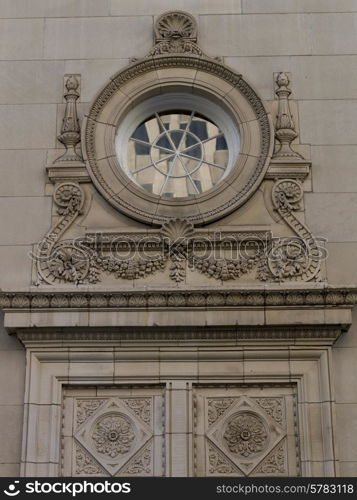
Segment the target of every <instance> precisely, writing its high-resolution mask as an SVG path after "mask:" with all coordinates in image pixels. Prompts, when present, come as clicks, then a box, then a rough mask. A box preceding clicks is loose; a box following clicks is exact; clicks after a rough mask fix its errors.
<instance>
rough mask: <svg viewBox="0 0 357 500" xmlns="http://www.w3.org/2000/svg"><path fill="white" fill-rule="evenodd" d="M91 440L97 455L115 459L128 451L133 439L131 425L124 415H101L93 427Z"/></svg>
mask: <svg viewBox="0 0 357 500" xmlns="http://www.w3.org/2000/svg"><path fill="white" fill-rule="evenodd" d="M92 439H93V441H94V443H95V447H96V449H97V451H98V453H102V454H103V455H107V456H109V457H110V458H116V457H117V456H118V455H123V454H126V453H128V452H129V451H130V448H131V444H132V442H133V441H134V439H135V434H134V431H133V425H132V423H131V422H130V421H129V419H128V418H127V417H125V416H124V415H120V414H107V415H103V416H102V417H100V419H99V420H98V421H97V422H96V423H95V425H94V428H93V431H92Z"/></svg>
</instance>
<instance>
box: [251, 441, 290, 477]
mask: <svg viewBox="0 0 357 500" xmlns="http://www.w3.org/2000/svg"><path fill="white" fill-rule="evenodd" d="M285 446H286V444H285V440H284V441H283V443H281V444H279V445H278V446H277V447H276V448H275V449H274V450H273V451H272V452H271V453H270V454H269V455H268V457H267V458H266V459H265V460H264V461H263V462H262V463H261V465H259V467H258V468H257V469H256V470H255V471H254V473H255V474H265V475H268V474H279V475H281V474H286V472H287V464H286V451H285Z"/></svg>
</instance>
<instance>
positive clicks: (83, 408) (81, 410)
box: [76, 398, 105, 426]
mask: <svg viewBox="0 0 357 500" xmlns="http://www.w3.org/2000/svg"><path fill="white" fill-rule="evenodd" d="M104 401H105V399H98V398H95V399H79V400H78V401H77V418H76V421H77V426H78V425H81V424H83V422H85V421H86V420H87V419H88V418H89V417H90V416H91V415H93V413H94V412H96V411H97V410H98V408H99V407H100V406H101V405H102V404H103V403H104Z"/></svg>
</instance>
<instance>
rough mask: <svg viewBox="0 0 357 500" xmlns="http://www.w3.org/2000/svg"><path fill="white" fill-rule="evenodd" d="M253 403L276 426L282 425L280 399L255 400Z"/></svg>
mask: <svg viewBox="0 0 357 500" xmlns="http://www.w3.org/2000/svg"><path fill="white" fill-rule="evenodd" d="M254 401H255V402H256V403H258V405H259V406H260V407H261V408H263V410H265V411H266V412H267V414H268V415H270V416H271V418H273V419H274V420H275V422H277V423H278V424H280V425H282V424H283V400H282V398H255V399H254Z"/></svg>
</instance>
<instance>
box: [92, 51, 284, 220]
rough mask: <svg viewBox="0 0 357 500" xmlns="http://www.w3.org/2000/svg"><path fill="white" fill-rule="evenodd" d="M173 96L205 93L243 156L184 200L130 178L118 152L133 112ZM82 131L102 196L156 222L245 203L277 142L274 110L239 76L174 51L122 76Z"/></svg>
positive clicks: (218, 212)
mask: <svg viewBox="0 0 357 500" xmlns="http://www.w3.org/2000/svg"><path fill="white" fill-rule="evenodd" d="M175 93H176V94H177V93H179V94H185V95H189V94H192V95H193V96H196V97H198V98H200V97H202V98H204V99H206V100H208V101H210V102H211V103H213V104H214V105H215V106H218V107H219V108H221V109H223V110H224V113H227V115H229V116H230V118H231V120H232V121H233V123H234V124H235V125H236V127H237V130H238V134H239V137H240V151H239V154H238V156H237V158H236V161H235V164H234V166H233V167H232V168H231V170H230V172H229V173H228V174H227V175H226V176H225V178H224V179H222V180H221V181H220V182H219V183H218V184H217V185H216V186H214V187H212V188H211V189H210V190H208V191H205V192H203V193H201V194H198V195H195V196H191V197H186V198H165V197H160V196H158V195H155V194H151V193H149V192H147V191H145V190H144V189H142V188H141V187H140V186H139V185H138V184H136V183H135V182H134V181H133V180H131V179H130V178H129V177H128V175H127V173H126V171H125V168H123V167H122V165H120V161H119V159H118V156H117V154H116V144H115V143H116V133H117V129H118V127H120V124H121V123H122V122H123V121H124V120H125V118H126V117H127V116H128V114H129V113H130V112H132V110H134V109H135V108H137V107H138V106H140V105H142V103H145V101H147V100H148V99H150V98H152V97H154V96H162V99H165V98H167V97H168V98H169V97H170V95H173V94H175ZM165 96H166V97H165ZM177 107H180V106H177V105H176V108H177ZM209 116H210V115H209V114H208V118H209ZM82 134H83V135H82V145H83V153H84V158H85V161H86V166H87V170H88V172H89V175H90V177H91V179H92V181H93V183H94V185H95V186H96V188H97V189H98V190H99V191H100V193H101V194H102V195H103V196H104V198H105V199H106V200H107V201H108V202H109V203H110V204H111V205H112V206H114V207H115V208H116V209H117V210H119V211H120V212H122V213H124V214H125V215H128V216H129V217H132V218H134V219H136V220H139V221H140V222H144V223H146V224H155V225H162V224H164V223H165V222H167V221H169V220H170V219H175V218H178V217H179V218H183V219H186V220H188V221H190V222H191V223H193V224H195V225H204V224H207V223H210V222H213V221H215V220H218V219H220V218H222V217H224V216H226V215H228V214H229V213H231V212H232V211H234V210H236V209H237V208H238V207H240V206H242V205H243V204H244V203H245V202H246V201H247V200H248V199H249V198H250V196H251V195H252V194H253V193H254V192H255V191H256V190H257V189H258V187H259V185H260V183H261V181H262V180H263V178H264V175H265V172H266V170H267V168H268V166H269V162H270V159H271V156H272V152H273V139H274V134H273V126H272V121H271V117H270V114H269V113H268V112H267V111H266V109H265V107H264V104H263V103H262V101H261V99H260V98H259V97H258V95H257V94H256V92H255V91H254V90H253V89H252V88H251V86H250V85H249V84H248V83H247V82H246V81H245V80H243V79H242V78H241V76H240V75H239V74H236V73H235V72H234V71H232V70H230V69H229V68H227V67H226V66H225V65H223V64H221V63H219V62H216V61H214V60H211V59H206V58H203V57H196V56H172V55H167V56H159V57H153V58H151V57H150V58H147V59H144V60H141V61H139V62H137V63H134V64H132V65H131V66H129V67H127V68H125V69H124V70H122V71H120V72H119V73H117V74H116V75H115V76H114V77H113V78H112V80H111V81H110V82H109V84H107V85H106V86H105V87H104V88H103V90H101V91H100V92H99V94H98V95H97V97H96V98H95V100H94V102H93V104H92V106H91V108H90V111H89V113H88V116H87V117H86V118H85V120H84V126H83V128H82Z"/></svg>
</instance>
